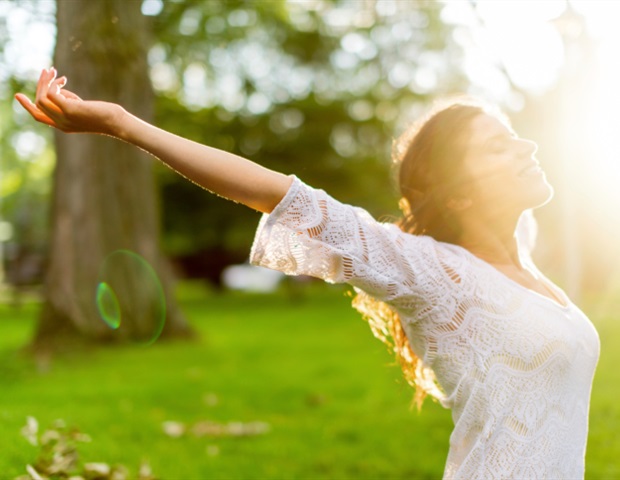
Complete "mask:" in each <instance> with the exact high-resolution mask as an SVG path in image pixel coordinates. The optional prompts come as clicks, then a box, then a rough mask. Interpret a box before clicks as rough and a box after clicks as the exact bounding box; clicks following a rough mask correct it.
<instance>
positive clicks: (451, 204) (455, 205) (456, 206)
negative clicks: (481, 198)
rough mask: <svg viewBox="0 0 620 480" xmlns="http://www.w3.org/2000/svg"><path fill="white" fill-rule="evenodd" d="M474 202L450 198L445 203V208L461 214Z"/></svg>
mask: <svg viewBox="0 0 620 480" xmlns="http://www.w3.org/2000/svg"><path fill="white" fill-rule="evenodd" d="M473 203H474V202H473V201H472V200H471V199H470V198H465V197H450V198H449V199H448V202H447V203H446V207H448V208H449V209H450V210H454V211H455V212H462V211H463V210H467V209H468V208H469V207H471V206H472V204H473Z"/></svg>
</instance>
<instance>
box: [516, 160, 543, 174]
mask: <svg viewBox="0 0 620 480" xmlns="http://www.w3.org/2000/svg"><path fill="white" fill-rule="evenodd" d="M541 173H542V168H540V166H539V165H538V163H531V164H529V165H527V166H526V167H524V168H523V169H522V170H520V171H519V173H518V174H517V175H518V176H519V177H529V176H532V175H539V174H541Z"/></svg>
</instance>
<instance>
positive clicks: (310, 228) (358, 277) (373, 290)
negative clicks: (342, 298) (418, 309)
mask: <svg viewBox="0 0 620 480" xmlns="http://www.w3.org/2000/svg"><path fill="white" fill-rule="evenodd" d="M423 238H424V237H415V236H413V235H408V234H405V233H403V232H402V231H401V230H400V229H399V228H398V227H397V226H396V225H393V224H388V223H380V222H377V221H376V220H375V219H374V218H372V216H371V215H370V214H369V213H368V212H366V211H365V210H363V209H361V208H358V207H353V206H350V205H346V204H343V203H340V202H338V201H336V200H334V199H333V198H332V197H330V196H329V195H328V194H326V193H325V192H324V191H323V190H317V189H314V188H311V187H309V186H307V185H305V184H304V183H303V182H301V181H300V180H299V179H298V178H297V177H294V181H293V183H292V185H291V187H290V189H289V191H288V192H287V194H286V195H285V197H284V198H283V199H282V200H281V202H280V203H279V204H278V205H277V206H276V208H275V209H274V210H273V211H272V212H271V213H270V214H265V215H263V217H262V218H261V221H260V223H259V226H258V231H257V233H256V237H255V239H254V244H253V246H252V251H251V254H250V262H251V263H252V264H254V265H260V266H263V267H268V268H272V269H275V270H280V271H282V272H284V273H286V274H288V275H302V274H303V275H310V276H313V277H318V278H321V279H323V280H325V281H327V282H329V283H344V282H346V283H349V284H351V285H353V286H355V287H358V288H361V289H362V290H364V291H366V292H367V293H368V294H370V295H372V296H374V297H375V298H377V299H379V300H386V301H389V300H394V299H395V298H397V297H399V296H402V295H404V294H405V293H408V294H411V293H412V290H413V289H414V288H415V284H416V283H417V282H416V276H417V273H418V272H417V271H416V270H423V269H424V268H423V267H424V265H420V261H422V263H424V260H423V258H424V257H425V256H424V255H419V254H420V253H423V252H420V251H418V255H415V257H416V258H412V255H411V252H412V251H416V249H415V248H413V249H412V248H411V247H412V242H413V243H415V242H417V241H419V242H420V244H421V245H420V248H421V249H422V250H423V248H422V244H423V245H427V242H424V241H423V240H422V239H423ZM414 247H417V245H414ZM426 257H428V255H426ZM427 261H428V260H427ZM416 266H417V267H418V268H416Z"/></svg>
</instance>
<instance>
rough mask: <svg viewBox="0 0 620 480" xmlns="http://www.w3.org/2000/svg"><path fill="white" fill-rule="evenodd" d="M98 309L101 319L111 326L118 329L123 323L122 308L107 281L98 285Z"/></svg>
mask: <svg viewBox="0 0 620 480" xmlns="http://www.w3.org/2000/svg"><path fill="white" fill-rule="evenodd" d="M97 310H98V311H99V315H100V316H101V319H102V320H103V321H104V322H105V323H107V325H108V326H109V327H110V328H113V329H114V330H116V329H117V328H118V327H120V325H121V309H120V306H119V304H118V300H117V298H116V295H114V291H113V290H112V289H111V288H110V286H109V285H108V284H107V283H105V282H100V283H99V285H97Z"/></svg>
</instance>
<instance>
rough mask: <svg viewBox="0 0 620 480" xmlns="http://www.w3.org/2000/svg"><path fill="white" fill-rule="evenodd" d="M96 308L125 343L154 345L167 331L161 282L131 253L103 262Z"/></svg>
mask: <svg viewBox="0 0 620 480" xmlns="http://www.w3.org/2000/svg"><path fill="white" fill-rule="evenodd" d="M96 306H97V311H98V312H99V315H100V317H101V319H102V320H103V321H104V322H105V323H106V324H107V325H108V326H109V327H110V328H112V329H113V330H114V336H115V337H117V338H119V339H121V340H123V341H130V342H133V343H139V344H143V345H151V344H153V343H154V342H155V341H156V340H157V339H158V338H159V336H160V335H161V332H162V331H163V329H164V323H165V320H166V301H165V295H164V289H163V287H162V285H161V282H160V281H159V278H158V276H157V273H156V272H155V270H154V269H153V267H152V266H151V265H150V264H149V263H148V262H147V261H146V260H145V259H144V258H143V257H141V256H140V255H138V254H137V253H135V252H132V251H130V250H116V251H114V252H112V253H111V254H110V255H108V256H107V257H106V258H105V260H104V261H103V264H102V265H101V269H100V271H99V278H98V282H97V292H96ZM121 319H122V323H121Z"/></svg>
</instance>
